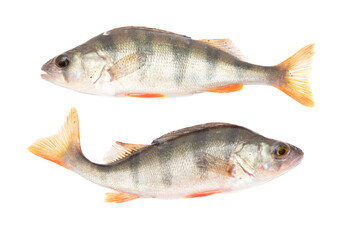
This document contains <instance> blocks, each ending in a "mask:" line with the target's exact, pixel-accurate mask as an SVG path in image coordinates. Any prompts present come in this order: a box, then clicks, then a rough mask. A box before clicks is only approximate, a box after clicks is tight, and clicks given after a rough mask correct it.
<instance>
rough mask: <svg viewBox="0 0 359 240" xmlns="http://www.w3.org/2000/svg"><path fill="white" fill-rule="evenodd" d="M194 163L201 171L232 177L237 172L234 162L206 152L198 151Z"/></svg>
mask: <svg viewBox="0 0 359 240" xmlns="http://www.w3.org/2000/svg"><path fill="white" fill-rule="evenodd" d="M196 165H197V167H198V168H199V169H201V171H202V172H207V171H208V172H213V173H216V174H220V175H223V176H226V177H234V176H235V175H236V172H237V164H236V162H233V161H231V160H229V161H228V160H225V159H222V158H218V157H215V156H213V155H211V154H208V153H198V154H197V156H196Z"/></svg>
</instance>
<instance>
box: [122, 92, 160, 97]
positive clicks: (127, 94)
mask: <svg viewBox="0 0 359 240" xmlns="http://www.w3.org/2000/svg"><path fill="white" fill-rule="evenodd" d="M125 96H126V97H137V98H161V97H165V95H163V94H161V93H126V94H125Z"/></svg>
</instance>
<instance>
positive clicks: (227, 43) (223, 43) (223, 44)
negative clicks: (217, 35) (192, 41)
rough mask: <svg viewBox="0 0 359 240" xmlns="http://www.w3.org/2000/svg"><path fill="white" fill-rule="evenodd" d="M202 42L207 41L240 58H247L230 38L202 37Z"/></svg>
mask: <svg viewBox="0 0 359 240" xmlns="http://www.w3.org/2000/svg"><path fill="white" fill-rule="evenodd" d="M199 41H201V42H204V43H207V44H209V45H211V46H212V47H215V48H218V49H221V50H222V51H225V52H227V53H229V54H231V55H234V56H236V57H237V58H238V59H240V60H242V61H244V60H245V58H244V57H243V54H242V53H241V52H240V51H239V50H238V48H237V47H236V46H234V44H233V42H232V41H231V40H230V39H228V38H227V39H201V40H199Z"/></svg>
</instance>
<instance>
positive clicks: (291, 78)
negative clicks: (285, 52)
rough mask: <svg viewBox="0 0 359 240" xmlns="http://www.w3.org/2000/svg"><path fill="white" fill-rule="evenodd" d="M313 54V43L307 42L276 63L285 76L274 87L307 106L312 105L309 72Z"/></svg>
mask: <svg viewBox="0 0 359 240" xmlns="http://www.w3.org/2000/svg"><path fill="white" fill-rule="evenodd" d="M313 55H314V44H309V45H308V46H306V47H304V48H302V49H300V50H299V51H298V52H297V53H295V54H294V55H293V56H291V57H290V58H288V59H287V60H285V61H284V62H282V63H280V64H278V65H277V67H278V68H280V69H282V70H284V71H285V76H284V82H283V83H281V84H280V85H275V87H276V88H278V89H279V90H281V91H283V92H284V93H285V94H287V95H288V96H290V97H292V98H293V99H295V100H296V101H298V102H299V103H301V104H303V105H304V106H307V107H313V106H314V102H313V95H312V92H311V90H310V85H309V73H310V70H311V63H312V56H313Z"/></svg>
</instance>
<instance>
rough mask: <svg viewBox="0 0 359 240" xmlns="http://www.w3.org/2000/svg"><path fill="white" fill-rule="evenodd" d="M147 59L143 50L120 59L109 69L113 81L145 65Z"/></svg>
mask: <svg viewBox="0 0 359 240" xmlns="http://www.w3.org/2000/svg"><path fill="white" fill-rule="evenodd" d="M146 59H147V57H146V55H145V54H144V53H141V52H135V53H131V54H128V55H126V56H125V57H123V58H121V59H119V60H118V61H117V62H115V63H114V64H112V65H111V66H110V67H109V68H108V69H107V72H108V73H109V74H110V76H111V82H112V81H117V80H119V79H120V78H122V77H124V76H127V75H129V74H131V73H134V72H136V71H137V70H139V69H140V68H141V67H143V65H145V63H146Z"/></svg>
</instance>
